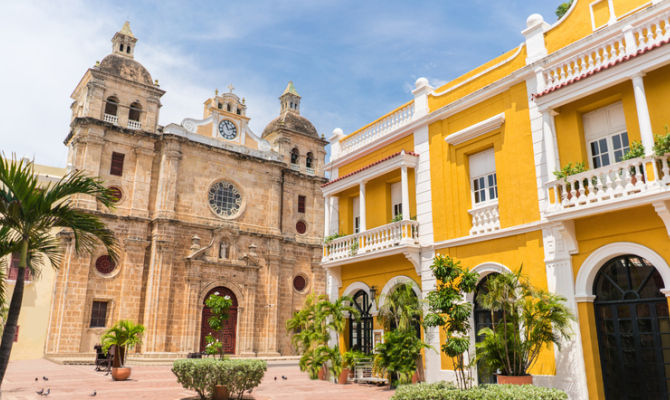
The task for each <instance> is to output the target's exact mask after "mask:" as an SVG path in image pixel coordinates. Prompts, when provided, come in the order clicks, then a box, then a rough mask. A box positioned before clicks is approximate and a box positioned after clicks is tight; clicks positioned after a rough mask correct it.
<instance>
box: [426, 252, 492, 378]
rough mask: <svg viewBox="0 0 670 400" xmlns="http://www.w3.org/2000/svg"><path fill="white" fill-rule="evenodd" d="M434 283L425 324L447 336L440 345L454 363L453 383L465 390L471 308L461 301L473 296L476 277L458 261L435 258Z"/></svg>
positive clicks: (429, 297)
mask: <svg viewBox="0 0 670 400" xmlns="http://www.w3.org/2000/svg"><path fill="white" fill-rule="evenodd" d="M430 269H431V270H432V271H433V276H435V279H436V281H437V286H436V288H435V290H433V291H431V292H430V293H428V307H429V310H430V313H429V314H428V315H426V318H425V321H424V322H425V324H426V325H428V326H441V327H442V329H443V330H444V333H445V334H446V339H445V341H444V344H443V345H442V351H443V352H445V353H446V354H447V355H448V356H449V357H451V360H452V362H453V364H454V370H455V371H456V380H457V382H458V386H459V387H460V388H461V389H467V388H469V387H470V385H471V382H472V370H471V369H470V364H469V361H468V363H467V364H466V358H465V355H466V354H467V360H470V336H469V331H470V314H471V313H472V305H471V304H470V303H467V302H465V301H464V298H465V295H466V294H469V293H472V292H473V291H474V290H475V288H476V286H477V280H478V279H479V274H477V273H476V272H470V271H468V270H467V269H465V268H463V267H461V264H460V262H458V261H456V262H454V260H452V259H451V258H450V257H448V256H442V255H437V256H435V258H433V264H432V265H431V266H430Z"/></svg>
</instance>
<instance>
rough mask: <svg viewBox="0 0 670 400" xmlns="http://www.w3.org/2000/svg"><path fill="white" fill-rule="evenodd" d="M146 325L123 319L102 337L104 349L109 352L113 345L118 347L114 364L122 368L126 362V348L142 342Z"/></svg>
mask: <svg viewBox="0 0 670 400" xmlns="http://www.w3.org/2000/svg"><path fill="white" fill-rule="evenodd" d="M143 333H144V325H141V324H136V323H134V322H132V321H128V320H121V321H119V322H117V323H116V324H115V325H114V326H113V327H111V328H109V329H108V330H107V332H105V334H104V335H102V338H101V339H100V340H101V341H102V351H104V352H105V353H107V352H108V351H109V348H110V347H112V346H115V347H116V350H115V352H114V360H113V361H112V362H113V366H114V367H115V368H121V367H123V366H124V365H125V364H126V355H127V352H126V350H130V349H132V348H133V347H134V346H135V345H138V344H140V343H142V334H143Z"/></svg>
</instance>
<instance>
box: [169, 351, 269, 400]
mask: <svg viewBox="0 0 670 400" xmlns="http://www.w3.org/2000/svg"><path fill="white" fill-rule="evenodd" d="M266 370H267V363H266V362H265V361H261V360H215V359H208V358H203V359H184V360H176V361H175V362H174V364H173V365H172V372H173V373H174V374H175V375H176V376H177V382H179V383H180V384H181V385H182V386H183V387H184V388H186V389H190V390H195V391H196V392H197V393H198V395H200V398H201V399H202V400H205V399H207V398H210V397H211V396H212V394H213V392H214V385H225V386H226V387H227V388H228V392H229V394H230V397H231V398H238V399H241V398H242V395H243V394H244V392H246V391H251V390H252V389H254V388H255V387H256V386H258V385H260V383H261V380H262V379H263V375H265V371H266Z"/></svg>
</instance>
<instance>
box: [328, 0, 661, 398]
mask: <svg viewBox="0 0 670 400" xmlns="http://www.w3.org/2000/svg"><path fill="white" fill-rule="evenodd" d="M669 16H670V1H667V0H665V1H657V0H654V1H650V2H649V1H647V2H645V1H642V0H596V1H591V2H587V1H585V0H576V1H575V2H574V3H573V4H572V6H571V7H570V9H569V10H568V12H567V13H566V15H565V16H564V17H563V18H562V19H561V20H559V21H558V22H556V23H555V24H554V25H549V24H547V23H546V22H544V20H543V18H542V17H541V16H540V15H537V14H534V15H531V16H530V17H528V19H527V27H526V28H525V29H523V31H522V32H521V33H522V35H523V37H524V39H525V40H524V42H523V43H522V44H521V45H520V46H519V47H517V48H515V49H512V50H510V51H509V52H507V53H505V54H503V55H501V56H499V57H497V58H495V59H493V60H491V61H490V62H488V63H486V64H484V65H482V66H480V67H478V68H475V69H474V70H472V71H470V72H468V73H467V74H465V75H463V76H461V77H459V78H457V79H454V80H453V81H451V82H449V83H447V84H445V85H444V86H442V87H440V88H432V87H430V85H429V83H428V81H427V80H426V79H424V78H420V79H418V80H417V82H416V89H415V90H414V91H413V94H414V99H413V100H412V101H411V102H409V103H406V104H404V105H403V106H401V107H399V108H398V109H396V110H393V111H392V112H390V113H388V114H387V115H385V116H383V117H381V118H379V119H378V120H376V121H373V122H372V123H370V124H368V125H366V126H365V127H363V128H361V129H360V130H358V131H355V132H353V133H351V134H349V135H346V136H345V135H343V134H342V132H341V131H340V130H335V131H334V135H333V137H332V138H331V143H332V150H331V152H332V153H331V161H330V163H329V164H328V166H327V167H328V169H329V171H330V173H331V181H330V182H329V183H327V184H326V185H324V187H323V188H322V190H323V192H324V196H325V199H326V229H325V234H326V235H332V234H333V233H338V234H340V235H345V236H343V237H338V238H336V239H333V240H330V241H328V240H327V241H326V243H325V245H324V257H323V265H324V266H325V267H326V268H327V270H328V278H329V279H328V292H329V295H330V296H332V297H335V296H338V295H342V294H348V295H358V296H359V298H360V299H364V300H365V301H366V302H367V303H364V304H368V305H365V307H364V308H366V310H364V311H367V312H368V313H369V314H370V318H371V323H368V324H366V323H361V324H360V326H357V325H353V327H354V328H355V331H356V332H355V334H352V333H351V331H352V329H350V328H349V330H348V332H346V334H345V335H344V336H345V338H343V340H342V341H343V342H344V343H343V344H345V345H346V347H347V348H349V347H352V346H354V345H355V346H360V345H361V343H362V344H363V345H367V343H365V340H367V339H366V338H368V337H372V338H373V341H374V338H376V337H377V336H378V335H379V333H378V332H379V331H378V329H380V326H379V325H378V324H377V322H376V320H375V319H374V313H375V311H376V310H377V309H378V308H379V306H380V304H379V302H382V301H383V296H381V294H382V293H383V294H386V293H388V292H390V290H392V288H393V287H394V286H395V285H396V284H398V283H399V282H412V283H413V284H414V285H415V286H416V288H417V294H419V295H421V296H425V295H426V294H427V293H428V292H429V291H430V290H431V289H432V288H433V287H434V285H435V281H434V278H433V276H432V273H431V271H430V264H431V260H432V257H433V256H434V255H435V254H436V253H439V254H444V255H449V256H451V257H452V258H454V259H455V260H458V261H460V262H461V263H462V264H463V265H465V266H468V267H470V268H471V269H473V270H475V271H477V272H479V273H480V276H481V279H482V280H483V279H485V278H486V276H488V275H490V274H493V273H500V272H504V271H510V270H517V269H518V268H519V267H520V266H521V265H522V264H523V273H524V275H526V276H527V277H528V278H529V279H530V281H531V282H532V283H533V284H534V285H536V286H538V287H540V288H545V289H548V290H550V291H552V292H555V293H558V294H560V295H563V296H565V297H566V298H567V302H568V306H569V307H570V308H571V309H572V310H573V311H574V312H575V314H576V315H577V321H576V322H575V326H574V328H575V329H574V331H575V335H574V338H573V339H572V340H571V341H570V342H569V343H565V344H564V346H562V349H561V350H560V351H558V350H557V349H554V348H549V349H547V350H545V351H544V352H543V353H542V354H541V355H540V358H539V360H538V362H537V364H535V365H534V366H533V368H532V369H531V373H532V374H533V375H534V382H535V383H536V384H539V385H543V386H553V387H558V388H560V389H563V390H565V391H567V392H568V394H569V395H570V398H571V399H587V398H588V399H608V398H649V399H652V398H653V399H656V398H659V399H660V398H668V392H670V368H668V372H666V366H668V365H670V355H667V356H666V353H667V354H670V319H669V317H668V302H667V299H666V294H670V289H668V290H666V289H665V288H666V287H668V286H670V266H669V265H668V263H669V261H670V241H669V240H668V239H669V237H668V236H669V235H670V186H669V185H670V166H669V165H668V155H663V156H656V155H655V154H654V151H653V149H652V148H653V145H654V133H656V134H661V133H664V131H665V126H666V125H670V108H668V106H667V96H668V95H670V66H668V64H670V46H666V44H667V43H668V42H670V19H669ZM636 141H639V142H640V143H641V144H642V146H643V151H644V154H643V155H641V156H640V157H637V158H633V159H630V160H624V159H623V156H624V155H625V154H626V153H627V152H628V151H629V150H630V149H631V148H633V142H636ZM580 162H581V163H584V166H585V169H586V170H585V171H584V172H581V173H579V174H576V175H571V176H568V177H566V178H563V179H557V178H556V177H555V175H554V172H555V171H558V170H560V169H561V168H562V167H564V166H566V165H567V164H568V163H571V165H573V166H574V165H575V163H580ZM396 214H399V215H401V217H399V218H396V220H397V221H396V222H392V221H393V220H394V216H395V215H396ZM415 216H416V218H415V219H414V218H413V217H415ZM363 294H364V295H365V297H364V296H363ZM372 297H374V299H375V300H376V301H371V300H370V298H372ZM468 300H470V301H472V302H473V307H474V313H473V314H474V317H473V321H472V326H473V327H474V328H475V329H474V330H473V332H472V333H471V338H472V342H474V341H475V336H474V331H475V330H477V329H479V328H480V327H481V326H483V324H486V323H487V320H486V319H487V318H486V316H487V315H490V314H488V313H487V312H486V311H485V310H479V309H478V308H476V307H475V306H474V301H473V299H468ZM362 304H363V303H362ZM442 336H443V335H442V334H441V333H440V332H439V331H438V330H437V329H427V330H426V332H425V334H424V337H425V339H426V341H427V342H428V343H429V344H431V345H432V346H433V347H434V348H436V349H439V347H440V343H441V342H443V339H444V338H443V337H442ZM352 341H353V342H354V343H352ZM425 356H426V357H425V358H426V360H425V361H426V378H427V380H429V381H436V380H441V379H453V375H454V373H453V370H452V368H453V367H452V366H451V363H450V361H449V360H448V358H447V357H446V356H445V355H444V354H438V353H437V352H435V351H426V355H425ZM490 379H491V377H490V376H486V375H485V374H483V373H482V374H479V375H478V376H477V380H478V381H479V382H480V383H481V382H487V381H489V380H490Z"/></svg>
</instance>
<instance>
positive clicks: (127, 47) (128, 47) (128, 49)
mask: <svg viewBox="0 0 670 400" xmlns="http://www.w3.org/2000/svg"><path fill="white" fill-rule="evenodd" d="M126 53H128V54H130V46H126Z"/></svg>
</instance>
